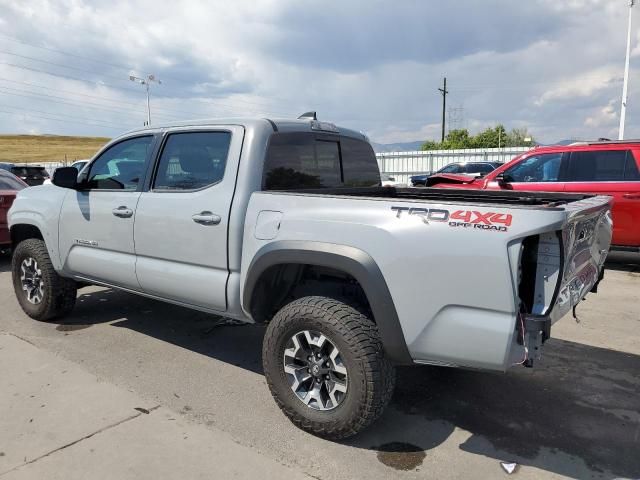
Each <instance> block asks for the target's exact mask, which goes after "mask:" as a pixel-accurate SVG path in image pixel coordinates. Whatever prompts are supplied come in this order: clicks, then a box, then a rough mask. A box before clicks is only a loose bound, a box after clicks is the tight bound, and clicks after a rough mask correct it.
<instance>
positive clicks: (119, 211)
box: [111, 205, 133, 218]
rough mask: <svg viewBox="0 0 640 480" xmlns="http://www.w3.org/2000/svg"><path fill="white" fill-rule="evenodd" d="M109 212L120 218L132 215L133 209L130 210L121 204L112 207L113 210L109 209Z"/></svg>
mask: <svg viewBox="0 0 640 480" xmlns="http://www.w3.org/2000/svg"><path fill="white" fill-rule="evenodd" d="M111 212H112V213H113V214H114V215H115V216H116V217H120V218H129V217H131V216H133V210H131V209H130V208H128V207H125V206H124V205H121V206H119V207H118V208H114V209H113V210H111Z"/></svg>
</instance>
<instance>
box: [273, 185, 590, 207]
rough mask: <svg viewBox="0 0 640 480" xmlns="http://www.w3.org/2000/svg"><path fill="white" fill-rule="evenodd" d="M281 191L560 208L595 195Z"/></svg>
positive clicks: (418, 190) (383, 189) (391, 189)
mask: <svg viewBox="0 0 640 480" xmlns="http://www.w3.org/2000/svg"><path fill="white" fill-rule="evenodd" d="M272 193H277V194H283V193H288V194H295V195H323V196H328V197H341V196H348V197H362V198H366V199H370V200H375V199H383V200H390V199H397V200H410V201H425V202H436V203H450V202H451V203H465V204H466V203H472V204H484V205H490V204H499V205H509V206H519V207H537V208H540V207H543V208H553V207H560V206H562V205H565V204H567V203H571V202H577V201H580V200H584V199H586V198H591V197H594V195H587V194H577V193H557V192H555V193H554V192H522V191H506V190H500V191H495V190H468V189H453V188H398V187H357V188H322V189H304V190H281V191H272Z"/></svg>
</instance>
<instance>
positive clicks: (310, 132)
mask: <svg viewBox="0 0 640 480" xmlns="http://www.w3.org/2000/svg"><path fill="white" fill-rule="evenodd" d="M610 208H611V200H610V198H609V197H605V196H593V195H582V194H562V193H541V192H535V193H531V192H522V191H519V192H516V191H499V192H490V191H471V190H455V189H415V188H395V187H383V186H381V183H380V171H379V169H378V164H377V161H376V157H375V155H374V153H373V150H372V148H371V145H370V144H369V142H368V140H367V138H366V136H364V135H363V134H362V133H359V132H356V131H352V130H349V129H346V128H341V127H337V126H335V125H333V124H331V123H326V122H320V121H318V120H317V119H316V118H315V115H307V116H303V117H301V118H299V119H296V120H270V119H247V120H238V119H233V120H216V121H201V122H185V123H181V124H173V125H169V126H162V127H149V128H145V129H142V130H137V131H133V132H129V133H127V134H125V135H123V136H121V137H119V138H116V139H114V140H113V141H111V142H110V143H109V144H108V145H106V146H105V147H104V148H103V149H102V150H101V151H100V152H98V153H97V155H96V156H95V157H94V158H93V159H92V160H91V161H90V163H89V164H88V165H87V166H86V167H85V168H84V169H82V171H81V172H80V173H78V171H77V170H76V169H75V168H59V169H57V170H56V172H55V174H54V178H53V185H45V186H39V187H34V188H28V189H24V190H21V191H20V192H19V193H18V195H17V198H16V200H15V202H14V203H13V206H12V207H11V210H10V212H9V228H10V235H11V241H12V245H13V259H12V274H13V285H14V289H15V293H16V296H17V299H18V301H19V303H20V305H21V307H22V308H23V310H24V311H25V312H26V313H27V315H29V316H30V317H32V318H34V319H36V320H42V321H49V320H53V319H57V318H60V317H63V316H64V315H67V314H69V313H70V312H71V310H72V309H73V306H74V303H75V301H76V292H77V289H78V288H80V287H81V286H84V285H87V284H92V285H102V286H106V287H112V288H118V289H122V290H125V291H127V292H132V293H136V294H139V295H143V296H146V297H149V298H153V299H158V300H163V301H167V302H171V303H174V304H178V305H182V306H185V307H188V308H193V309H197V310H201V311H204V312H210V313H212V314H217V315H222V316H226V317H230V318H233V319H236V320H241V321H244V322H252V323H253V322H255V323H266V324H267V326H266V333H265V336H264V343H263V351H262V359H263V365H264V372H265V376H266V379H267V382H268V385H269V388H270V389H271V392H272V394H273V397H274V399H275V401H276V402H277V404H278V405H279V407H280V408H281V409H282V410H283V412H284V413H285V414H286V415H287V416H288V417H289V418H290V419H291V420H292V421H293V422H294V423H295V424H296V425H298V426H299V427H301V428H302V429H304V430H307V431H309V432H311V433H313V434H316V435H319V436H323V437H325V438H332V439H339V438H345V437H348V436H350V435H354V434H356V433H357V432H359V431H361V430H362V429H363V428H365V427H366V426H367V425H369V424H371V423H372V422H373V421H374V420H375V419H376V418H377V417H379V416H380V414H381V413H382V411H383V410H384V408H385V406H386V405H387V403H388V402H389V400H390V397H391V395H392V392H393V388H394V384H395V368H394V367H395V366H396V365H412V364H425V365H443V366H450V367H464V368H474V369H486V370H494V371H505V370H507V369H508V368H509V367H511V366H512V365H516V364H521V365H524V366H528V367H530V366H532V365H533V363H534V361H535V360H536V359H537V358H539V357H540V354H541V350H542V346H543V343H544V342H545V341H546V340H547V339H548V338H549V336H550V330H551V326H552V324H553V323H554V322H556V321H557V320H558V319H560V318H561V317H562V316H564V315H565V314H567V313H568V312H570V311H571V310H572V309H573V308H575V306H576V305H577V304H578V302H579V301H581V300H582V299H583V298H584V297H585V295H587V293H588V292H590V291H592V290H594V289H595V287H596V286H597V283H598V281H599V280H600V279H601V276H602V269H603V263H604V261H605V258H606V256H607V252H608V250H609V244H610V241H611V229H612V223H611V216H610ZM416 265H419V267H420V268H416Z"/></svg>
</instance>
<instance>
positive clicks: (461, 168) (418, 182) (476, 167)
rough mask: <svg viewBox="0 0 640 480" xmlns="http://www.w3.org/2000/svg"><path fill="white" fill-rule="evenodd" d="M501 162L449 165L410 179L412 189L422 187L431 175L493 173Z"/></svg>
mask: <svg viewBox="0 0 640 480" xmlns="http://www.w3.org/2000/svg"><path fill="white" fill-rule="evenodd" d="M501 165H502V163H501V162H469V163H460V162H459V163H449V164H447V165H445V166H444V167H442V168H441V169H440V170H437V171H436V172H431V173H425V174H424V175H414V176H412V177H411V179H410V180H411V186H412V187H424V186H425V183H426V181H427V178H429V177H430V176H432V175H437V174H440V173H465V174H467V175H486V174H487V173H489V172H492V171H494V170H495V169H496V168H498V167H499V166H501Z"/></svg>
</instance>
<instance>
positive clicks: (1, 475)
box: [0, 405, 160, 477]
mask: <svg viewBox="0 0 640 480" xmlns="http://www.w3.org/2000/svg"><path fill="white" fill-rule="evenodd" d="M158 408H160V405H156V406H155V407H151V408H149V409H148V411H149V413H151V412H153V411H154V410H157V409H158ZM141 415H146V414H143V413H142V412H140V413H136V414H134V415H131V416H129V417H127V418H123V419H122V420H118V421H117V422H115V423H112V424H111V425H107V426H105V427H102V428H100V429H98V430H96V431H95V432H91V433H89V434H87V435H85V436H84V437H81V438H79V439H78V440H74V441H73V442H70V443H67V444H66V445H62V446H61V447H58V448H55V449H53V450H51V451H50V452H47V453H45V454H42V455H40V456H39V457H36V458H34V459H31V460H29V461H28V462H25V463H22V464H20V465H18V466H16V467H13V468H11V469H9V470H7V471H5V472H2V473H0V477H3V476H5V475H6V474H8V473H11V472H15V471H16V470H18V469H20V468H22V467H24V466H26V465H31V464H32V463H35V462H37V461H38V460H41V459H43V458H45V457H48V456H50V455H53V454H54V453H56V452H60V451H62V450H64V449H66V448H69V447H72V446H73V445H76V444H78V443H80V442H82V441H84V440H87V439H89V438H91V437H94V436H96V435H98V434H100V433H102V432H105V431H107V430H110V429H112V428H115V427H117V426H119V425H122V424H123V423H126V422H128V421H130V420H134V419H136V418H138V417H139V416H141Z"/></svg>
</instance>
